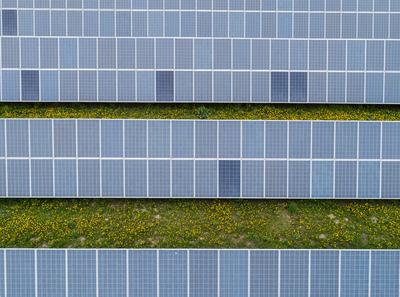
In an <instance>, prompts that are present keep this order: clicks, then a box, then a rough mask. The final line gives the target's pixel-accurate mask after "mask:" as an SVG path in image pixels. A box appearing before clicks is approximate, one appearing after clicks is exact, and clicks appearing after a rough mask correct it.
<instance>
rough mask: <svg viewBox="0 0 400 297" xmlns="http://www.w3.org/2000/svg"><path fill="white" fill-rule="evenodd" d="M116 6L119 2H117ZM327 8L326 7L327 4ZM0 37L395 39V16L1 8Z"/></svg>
mask: <svg viewBox="0 0 400 297" xmlns="http://www.w3.org/2000/svg"><path fill="white" fill-rule="evenodd" d="M117 2H118V1H117ZM327 3H330V1H329V2H327ZM0 18H2V24H1V25H2V28H3V30H2V33H3V35H4V36H17V35H18V36H102V37H106V36H109V37H110V36H119V37H131V36H132V37H231V38H335V39H342V38H344V39H349V38H351V39H371V38H375V39H387V38H388V39H398V38H399V37H400V29H399V24H400V13H398V12H390V13H389V12H376V11H369V12H361V13H359V12H357V11H350V12H349V11H346V12H340V11H339V12H324V11H318V12H316V11H307V9H305V10H302V11H301V12H299V11H293V10H291V9H289V10H287V11H285V12H283V11H281V12H274V11H269V12H259V11H245V10H243V9H242V8H239V9H237V10H232V11H227V10H219V11H214V12H212V11H207V10H201V9H198V10H184V9H182V10H178V9H175V10H168V9H162V8H161V9H160V10H149V11H148V10H130V9H124V10H114V9H111V10H110V9H108V10H107V9H101V10H100V9H76V8H73V9H71V8H68V9H51V10H50V9H46V8H40V9H29V8H23V9H19V10H17V9H5V8H3V13H2V15H1V16H0Z"/></svg>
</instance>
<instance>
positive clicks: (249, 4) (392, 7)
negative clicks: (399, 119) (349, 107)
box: [0, 0, 400, 104]
mask: <svg viewBox="0 0 400 297" xmlns="http://www.w3.org/2000/svg"><path fill="white" fill-rule="evenodd" d="M0 4H1V6H0V7H1V13H0V25H1V26H0V35H1V46H0V48H1V54H2V55H1V56H2V59H1V60H2V61H1V65H0V67H1V79H0V82H1V83H2V84H1V85H2V87H1V89H2V92H1V94H0V101H5V102H10V101H33V102H35V101H41V102H60V101H61V102H245V103H340V104H345V103H351V104H399V103H400V97H399V95H398V94H399V92H400V87H399V83H398V82H399V80H400V58H399V57H400V7H399V4H398V1H397V0H365V1H356V0H347V1H340V0H330V1H324V0H311V1H310V0H252V1H245V0H123V1H122V0H76V1H69V0H51V1H50V0H46V1H33V0H24V1H22V0H20V1H11V0H2V1H0Z"/></svg>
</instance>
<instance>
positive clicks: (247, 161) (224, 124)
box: [0, 119, 400, 199]
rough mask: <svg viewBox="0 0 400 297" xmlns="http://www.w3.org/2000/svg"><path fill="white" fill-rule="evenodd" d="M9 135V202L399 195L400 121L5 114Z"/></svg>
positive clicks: (4, 191)
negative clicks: (19, 116) (20, 116)
mask: <svg viewBox="0 0 400 297" xmlns="http://www.w3.org/2000/svg"><path fill="white" fill-rule="evenodd" d="M10 123H12V124H13V125H14V124H16V123H17V126H16V127H19V126H21V124H22V126H23V127H25V129H16V130H15V129H7V127H11V126H10ZM92 127H94V129H91V128H92ZM104 127H106V129H102V128H104ZM299 127H300V128H299ZM321 127H322V128H323V129H322V130H321V129H320V128H321ZM86 128H90V129H89V130H87V129H86ZM109 128H110V129H111V130H110V129H109ZM249 128H250V129H253V128H254V129H253V130H252V131H249ZM298 128H299V129H300V130H299V129H298ZM326 128H329V129H326ZM367 131H373V133H372V132H371V133H372V134H373V135H371V137H369V138H368V135H366V133H367ZM250 132H251V133H250ZM253 132H256V134H254V135H253V134H252V133H253ZM326 132H328V133H326ZM232 133H233V134H232ZM249 133H250V134H249ZM19 134H20V135H19ZM367 134H368V133H367ZM1 135H3V137H4V156H1V154H0V171H1V172H3V174H1V175H0V196H1V197H3V198H14V197H15V198H18V197H32V198H33V197H71V198H72V197H87V198H98V197H115V198H122V197H124V198H150V197H152V198H245V199H262V198H264V199H274V198H291V199H305V198H319V199H330V198H340V199H355V198H362V199H380V198H385V199H399V198H400V188H399V187H397V183H396V182H395V181H396V180H397V178H398V176H400V165H399V164H400V157H398V156H397V155H398V154H397V153H396V152H397V150H396V147H397V145H396V144H397V142H398V141H397V139H398V138H399V135H400V124H399V123H398V122H356V121H354V122H347V121H346V122H344V121H232V120H229V121H218V120H130V119H118V120H97V119H70V120H65V119H63V120H59V119H5V120H3V125H0V136H1ZM232 135H235V138H234V140H232V137H231V136H232ZM327 135H328V136H327ZM159 136H160V137H161V138H160V137H159ZM253 136H257V137H258V138H259V139H257V140H256V147H257V149H256V151H254V152H252V151H249V148H248V147H249V145H250V146H251V147H253V145H252V144H251V143H253V142H254V140H253V139H252V138H254V137H253ZM9 139H11V145H10V144H9V143H8V140H9ZM20 139H24V140H23V141H20ZM160 139H161V141H160ZM249 139H251V142H250V143H249ZM367 139H368V141H367ZM29 140H30V141H29ZM139 142H140V143H139ZM321 142H323V144H321ZM14 143H18V144H20V143H22V144H23V145H22V144H21V145H18V147H19V148H18V151H21V152H23V153H17V154H16V153H15V150H14V151H13V150H11V155H10V154H9V151H10V149H9V148H10V147H11V148H13V147H15V145H14ZM246 143H247V144H246ZM326 144H328V145H326ZM349 144H351V145H349ZM0 145H1V143H0ZM34 148H35V149H34ZM41 148H45V149H43V151H42V150H41ZM39 151H40V152H41V153H40V154H39V153H38V152H39ZM0 153H1V150H0ZM161 169H162V170H161ZM4 172H5V173H4ZM17 185H18V187H17Z"/></svg>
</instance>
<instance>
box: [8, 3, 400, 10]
mask: <svg viewBox="0 0 400 297" xmlns="http://www.w3.org/2000/svg"><path fill="white" fill-rule="evenodd" d="M2 3H3V8H17V7H19V8H33V7H34V8H54V9H61V8H68V9H80V8H85V9H97V8H100V9H114V8H115V9H143V10H144V9H150V10H154V9H156V10H159V9H167V10H168V9H184V10H194V9H198V10H247V11H248V10H260V9H261V10H272V11H274V10H280V11H286V10H294V11H307V10H310V11H360V12H361V11H375V12H385V11H386V12H388V11H392V12H400V4H399V3H398V2H397V1H396V0H360V1H357V0H347V1H343V3H342V1H341V0H331V1H325V0H310V1H309V0H296V1H294V0H249V1H245V0H203V1H200V0H119V1H116V0H19V1H14V0H2Z"/></svg>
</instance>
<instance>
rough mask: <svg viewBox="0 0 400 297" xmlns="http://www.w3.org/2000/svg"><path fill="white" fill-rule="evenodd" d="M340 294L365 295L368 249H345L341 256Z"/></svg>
mask: <svg viewBox="0 0 400 297" xmlns="http://www.w3.org/2000/svg"><path fill="white" fill-rule="evenodd" d="M341 260H342V261H341V271H340V274H341V286H340V289H341V291H340V296H346V297H347V296H349V297H350V296H354V297H357V296H367V295H368V291H369V253H368V251H345V252H342V257H341Z"/></svg>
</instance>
